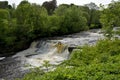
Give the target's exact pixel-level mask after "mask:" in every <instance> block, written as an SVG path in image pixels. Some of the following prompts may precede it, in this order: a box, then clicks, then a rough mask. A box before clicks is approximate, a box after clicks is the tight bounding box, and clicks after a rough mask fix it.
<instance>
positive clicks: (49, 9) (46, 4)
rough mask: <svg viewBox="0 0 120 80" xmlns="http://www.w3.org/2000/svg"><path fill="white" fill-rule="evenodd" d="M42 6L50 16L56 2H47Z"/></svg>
mask: <svg viewBox="0 0 120 80" xmlns="http://www.w3.org/2000/svg"><path fill="white" fill-rule="evenodd" d="M42 6H43V7H45V8H46V9H47V11H48V14H49V15H51V14H53V11H54V10H55V8H56V7H57V1H56V0H52V1H49V2H47V1H46V2H44V3H43V4H42Z"/></svg>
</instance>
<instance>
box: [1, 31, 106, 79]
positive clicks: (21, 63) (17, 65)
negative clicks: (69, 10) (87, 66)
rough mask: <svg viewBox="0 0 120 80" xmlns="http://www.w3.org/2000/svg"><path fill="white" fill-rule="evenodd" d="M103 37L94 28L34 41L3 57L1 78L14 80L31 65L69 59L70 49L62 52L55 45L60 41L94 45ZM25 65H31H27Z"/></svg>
mask: <svg viewBox="0 0 120 80" xmlns="http://www.w3.org/2000/svg"><path fill="white" fill-rule="evenodd" d="M103 38H104V36H103V34H102V33H101V31H100V30H99V29H93V30H90V31H84V32H80V33H75V34H71V35H65V36H62V37H53V38H50V39H49V38H47V39H42V40H37V41H34V42H33V43H32V44H31V46H30V47H29V48H28V49H26V50H23V51H21V52H18V53H17V54H16V55H14V56H12V57H9V58H5V59H4V58H1V60H2V61H1V60H0V61H1V62H0V68H1V69H2V71H0V79H2V78H6V80H14V79H13V78H14V77H19V76H20V74H18V73H20V72H21V71H24V70H26V69H28V68H30V67H39V66H42V65H43V63H44V61H45V60H47V61H49V63H50V64H52V65H58V64H60V63H61V62H63V61H64V60H67V59H68V57H69V51H68V49H67V48H65V49H64V50H63V51H62V53H58V52H57V47H55V46H54V45H56V44H57V43H58V42H61V43H62V44H63V45H65V46H68V47H76V46H83V45H84V44H88V45H94V44H95V43H96V41H97V40H99V39H103ZM25 65H30V66H27V67H25ZM18 71H19V72H18ZM7 73H9V74H7Z"/></svg>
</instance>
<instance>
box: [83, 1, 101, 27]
mask: <svg viewBox="0 0 120 80" xmlns="http://www.w3.org/2000/svg"><path fill="white" fill-rule="evenodd" d="M85 6H86V7H88V8H89V9H86V10H87V14H88V15H89V18H88V22H87V23H88V26H89V28H101V27H102V26H101V23H100V15H101V11H99V7H98V6H97V5H96V4H95V3H92V2H91V3H89V4H86V5H85Z"/></svg>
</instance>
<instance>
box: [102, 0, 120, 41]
mask: <svg viewBox="0 0 120 80" xmlns="http://www.w3.org/2000/svg"><path fill="white" fill-rule="evenodd" d="M119 12H120V2H119V1H113V2H112V3H110V4H109V5H108V8H103V11H102V15H101V23H102V25H103V28H104V30H105V35H106V36H107V37H108V38H109V39H110V38H111V37H112V35H113V31H112V30H113V27H116V26H120V19H119V18H120V14H119Z"/></svg>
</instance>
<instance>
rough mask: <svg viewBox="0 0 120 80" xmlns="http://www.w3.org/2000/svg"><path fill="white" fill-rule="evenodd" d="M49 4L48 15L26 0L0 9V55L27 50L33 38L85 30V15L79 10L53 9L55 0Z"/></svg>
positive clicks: (75, 7) (74, 8)
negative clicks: (12, 6) (13, 6)
mask: <svg viewBox="0 0 120 80" xmlns="http://www.w3.org/2000/svg"><path fill="white" fill-rule="evenodd" d="M49 3H52V4H53V6H54V7H51V8H50V13H49V11H48V9H46V7H45V8H44V7H43V6H40V5H37V4H31V3H29V2H28V1H27V0H23V1H21V2H20V4H19V5H18V6H17V8H12V9H0V44H1V45H0V55H1V54H3V53H4V54H12V53H15V52H16V51H19V50H21V49H24V48H27V47H28V46H29V43H30V42H31V41H32V40H34V39H36V38H42V37H50V36H60V35H64V34H69V33H74V32H79V31H82V30H87V29H88V27H87V17H86V16H85V15H84V14H85V13H86V12H85V11H84V10H82V9H81V8H80V7H78V6H76V5H74V4H71V5H67V6H66V5H60V6H58V8H56V0H53V1H50V2H49ZM49 6H50V4H49ZM55 8H56V9H55ZM51 10H52V12H51ZM63 10H64V11H63ZM49 14H50V15H49ZM4 49H5V50H4ZM11 52H12V53H11Z"/></svg>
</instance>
